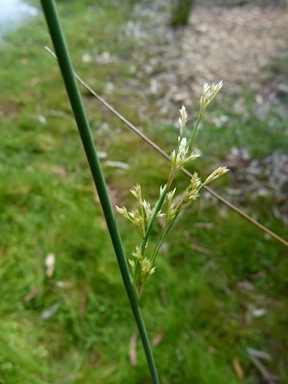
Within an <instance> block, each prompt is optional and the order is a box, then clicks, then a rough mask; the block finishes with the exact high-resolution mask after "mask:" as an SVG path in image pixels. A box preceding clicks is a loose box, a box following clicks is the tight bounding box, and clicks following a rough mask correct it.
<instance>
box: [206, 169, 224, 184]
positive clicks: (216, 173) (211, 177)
mask: <svg viewBox="0 0 288 384" xmlns="http://www.w3.org/2000/svg"><path fill="white" fill-rule="evenodd" d="M228 171H229V169H228V168H227V167H219V168H217V169H215V171H213V172H212V173H211V175H209V176H208V177H207V179H206V180H205V181H204V183H203V184H204V185H206V184H208V183H210V182H211V181H213V180H216V179H218V177H220V176H222V175H225V173H227V172H228Z"/></svg>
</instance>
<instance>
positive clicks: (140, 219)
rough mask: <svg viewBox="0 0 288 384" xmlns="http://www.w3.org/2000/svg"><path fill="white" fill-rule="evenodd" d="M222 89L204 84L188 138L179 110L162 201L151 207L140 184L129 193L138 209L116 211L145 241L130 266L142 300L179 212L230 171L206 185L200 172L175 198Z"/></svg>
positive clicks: (217, 171)
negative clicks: (197, 136)
mask: <svg viewBox="0 0 288 384" xmlns="http://www.w3.org/2000/svg"><path fill="white" fill-rule="evenodd" d="M222 85H223V82H222V81H220V82H219V83H218V84H212V85H210V84H208V83H205V84H204V86H203V92H202V96H201V98H200V109H199V114H198V118H197V121H196V124H195V126H194V127H193V129H192V133H191V135H190V136H189V137H188V138H187V137H186V136H185V128H186V125H187V121H188V115H187V111H186V108H185V107H184V106H182V108H181V109H180V117H179V126H180V135H179V136H178V143H177V146H176V149H174V150H173V151H172V152H171V154H170V160H171V168H170V172H169V174H168V177H167V182H166V184H165V185H164V186H161V187H160V193H159V199H158V200H157V202H156V204H155V205H154V206H152V205H151V203H150V202H148V201H146V200H145V199H144V198H143V196H142V188H141V186H140V185H139V184H137V185H136V186H134V187H133V188H132V189H131V190H130V192H131V194H132V195H133V196H134V198H135V199H136V201H137V206H136V207H135V208H134V209H132V210H131V211H128V210H127V208H126V207H122V208H120V207H116V209H117V211H118V212H119V213H120V214H121V215H123V216H124V217H125V218H126V219H128V220H129V221H130V222H131V223H132V224H133V225H134V226H135V227H136V228H137V229H138V231H139V232H140V235H141V237H142V241H141V243H140V245H137V246H136V248H135V250H134V252H132V258H130V259H129V260H128V261H129V264H130V273H131V280H132V281H133V285H134V288H135V290H136V292H137V295H138V297H139V298H140V297H141V294H142V291H143V288H144V285H145V283H146V282H147V280H148V278H149V277H150V276H151V275H153V274H154V272H155V269H156V266H155V260H156V257H157V255H158V252H159V250H160V248H161V246H162V244H163V241H164V240H165V238H166V236H167V234H168V232H169V231H170V229H171V227H172V226H173V224H174V222H175V220H176V219H177V217H178V216H179V214H180V212H181V211H182V210H183V208H184V207H185V206H186V205H187V204H189V203H190V202H192V201H193V200H196V199H197V198H198V197H199V196H200V192H201V190H202V189H203V188H204V187H205V186H206V185H207V184H209V183H210V182H212V181H213V180H216V179H217V178H218V177H220V176H222V175H224V174H225V173H226V172H227V171H228V169H227V168H226V167H219V168H217V169H215V171H213V172H212V173H211V174H210V175H209V176H208V177H207V178H206V179H205V180H204V181H201V179H200V178H199V176H198V173H197V172H194V174H193V175H192V177H191V179H190V183H189V184H188V185H187V187H186V189H185V190H184V191H183V192H182V194H180V195H179V196H177V197H176V187H175V188H174V185H173V182H174V179H175V176H176V175H177V174H178V173H179V172H180V171H181V169H182V168H183V166H185V165H187V164H188V163H190V162H192V161H194V160H195V159H197V157H199V155H198V154H196V153H195V152H193V150H191V146H192V143H193V139H194V137H195V133H196V131H197V128H198V126H199V123H200V121H201V118H202V115H203V113H204V111H205V110H206V108H207V107H208V105H209V104H210V103H211V101H212V100H213V98H214V97H215V96H216V94H217V93H218V92H219V90H220V89H221V88H222ZM176 201H177V203H176ZM157 218H162V219H163V220H162V222H163V225H162V228H161V230H160V233H159V234H158V239H157V241H156V245H155V246H154V247H153V249H151V250H150V249H149V241H148V240H149V237H150V235H151V229H152V227H153V225H154V223H155V220H156V219H157Z"/></svg>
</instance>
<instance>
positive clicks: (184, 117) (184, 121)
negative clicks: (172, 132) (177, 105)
mask: <svg viewBox="0 0 288 384" xmlns="http://www.w3.org/2000/svg"><path fill="white" fill-rule="evenodd" d="M179 111H180V117H179V120H178V121H179V125H180V137H182V136H183V132H184V129H185V127H186V124H187V120H188V115H187V111H186V108H185V107H184V105H182V107H181V109H180V110H179Z"/></svg>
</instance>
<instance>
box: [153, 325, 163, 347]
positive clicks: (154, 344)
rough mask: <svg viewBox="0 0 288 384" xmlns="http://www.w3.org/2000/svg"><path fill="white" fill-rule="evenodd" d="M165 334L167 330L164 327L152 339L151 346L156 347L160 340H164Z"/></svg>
mask: <svg viewBox="0 0 288 384" xmlns="http://www.w3.org/2000/svg"><path fill="white" fill-rule="evenodd" d="M164 336H165V331H164V329H162V331H160V332H159V333H158V334H157V335H156V336H155V337H154V338H153V339H152V341H151V346H152V347H156V346H157V345H158V344H160V342H161V341H162V339H163V337H164Z"/></svg>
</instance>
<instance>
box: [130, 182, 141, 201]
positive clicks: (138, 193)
mask: <svg viewBox="0 0 288 384" xmlns="http://www.w3.org/2000/svg"><path fill="white" fill-rule="evenodd" d="M130 192H131V193H132V195H133V196H134V197H135V198H136V200H137V201H138V202H139V204H140V202H141V199H142V190H141V185H139V184H137V185H135V186H134V187H133V188H132V189H130Z"/></svg>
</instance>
